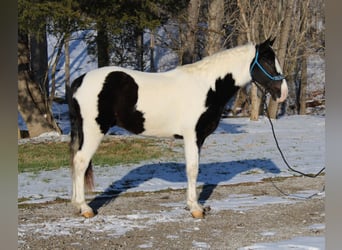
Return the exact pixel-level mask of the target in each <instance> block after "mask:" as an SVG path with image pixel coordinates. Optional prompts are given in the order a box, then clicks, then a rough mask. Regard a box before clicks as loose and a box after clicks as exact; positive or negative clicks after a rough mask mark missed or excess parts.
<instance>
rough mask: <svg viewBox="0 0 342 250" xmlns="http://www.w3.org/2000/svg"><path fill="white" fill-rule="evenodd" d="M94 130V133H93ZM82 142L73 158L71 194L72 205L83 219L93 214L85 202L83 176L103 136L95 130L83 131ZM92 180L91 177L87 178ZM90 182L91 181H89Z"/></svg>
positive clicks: (89, 166)
mask: <svg viewBox="0 0 342 250" xmlns="http://www.w3.org/2000/svg"><path fill="white" fill-rule="evenodd" d="M94 130H95V131H94ZM83 135H84V141H83V145H82V146H81V149H80V150H78V151H77V152H76V154H75V155H74V158H73V174H72V179H73V194H72V203H73V204H74V205H75V206H76V207H77V208H78V209H80V212H81V215H82V216H84V217H87V218H89V217H93V216H94V212H93V210H92V208H91V207H89V206H88V205H87V203H86V201H85V194H84V193H85V175H86V172H87V169H88V168H91V167H92V166H91V158H92V157H93V155H94V153H95V152H96V149H97V148H98V146H99V144H100V142H101V139H102V138H103V134H102V133H101V132H100V131H99V130H98V131H96V129H93V130H88V131H87V130H84V131H83ZM88 170H91V169H88ZM89 178H92V175H91V176H89ZM91 181H92V180H91Z"/></svg>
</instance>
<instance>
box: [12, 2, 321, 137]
mask: <svg viewBox="0 0 342 250" xmlns="http://www.w3.org/2000/svg"><path fill="white" fill-rule="evenodd" d="M18 10H19V11H18V29H19V30H18V111H19V112H20V114H21V115H22V117H23V119H24V120H25V122H26V125H27V128H28V130H29V134H30V136H37V135H39V134H41V133H44V132H49V131H57V132H59V133H60V132H61V131H60V129H59V128H58V125H57V124H56V122H55V121H54V118H53V114H52V111H51V105H52V102H53V101H54V99H55V96H54V94H55V89H56V84H57V83H56V77H55V75H56V71H57V70H58V69H57V65H58V62H59V60H60V58H61V55H62V54H63V53H64V55H65V64H64V71H65V78H64V84H65V85H70V57H69V53H70V52H69V43H70V41H71V39H75V37H74V36H73V34H75V33H76V32H80V31H89V32H87V36H83V37H82V39H84V40H86V41H87V44H88V52H89V53H91V54H93V55H94V56H95V57H96V58H97V62H98V66H99V67H100V66H105V65H118V66H124V67H130V68H134V69H137V70H141V71H151V72H153V71H164V70H166V69H164V68H163V69H160V68H158V65H157V63H156V60H155V58H156V57H157V56H158V55H157V52H156V51H158V47H159V48H167V49H170V50H172V51H173V52H174V53H176V54H177V57H178V64H179V65H182V64H188V63H192V62H195V61H197V60H200V59H201V58H203V57H205V56H208V55H212V54H213V53H215V52H217V51H219V50H222V49H226V48H231V47H235V46H237V45H240V44H244V43H246V42H254V43H259V42H261V41H264V40H265V39H267V38H268V37H276V41H275V44H274V49H275V51H276V53H277V55H278V58H279V61H280V64H281V65H282V66H283V69H284V74H285V75H286V77H287V80H288V85H289V98H288V100H287V101H286V102H285V103H284V104H282V105H281V106H280V107H278V104H276V103H274V102H272V100H266V101H267V102H268V104H269V107H270V114H271V116H272V117H273V118H276V117H277V116H278V115H279V114H285V113H286V114H305V112H306V111H305V110H306V98H307V95H306V88H307V63H308V58H309V56H310V55H312V54H319V55H320V56H324V51H325V43H324V32H325V20H324V1H323V0H303V1H294V0H279V1H266V0H259V1H257V0H233V1H227V0H226V1H225V0H187V1H185V0H180V1H176V0H169V1H167V0H143V1H141V0H121V1H120V0H118V1H109V0H101V1H98V0H91V1H84V0H78V1H72V0H62V1H44V0H40V1H32V0H19V1H18ZM161 34H162V35H161ZM47 35H54V36H55V37H56V38H57V39H56V41H57V42H56V44H55V50H54V53H55V54H54V55H53V57H52V58H53V60H49V58H48V56H47ZM260 97H261V95H260V93H258V90H257V88H256V87H255V86H253V85H252V87H251V88H250V89H241V90H240V91H239V93H238V94H237V96H236V98H235V100H234V103H232V104H231V105H230V106H231V113H232V114H233V115H237V114H238V113H243V115H246V116H250V117H251V119H252V120H256V119H258V116H259V115H260V114H263V108H262V105H261V103H262V102H261V100H260Z"/></svg>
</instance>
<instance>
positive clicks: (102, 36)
mask: <svg viewBox="0 0 342 250" xmlns="http://www.w3.org/2000/svg"><path fill="white" fill-rule="evenodd" d="M96 28H97V36H96V45H97V65H98V67H103V66H108V65H109V42H108V34H107V28H106V24H104V23H102V22H98V23H97V24H96Z"/></svg>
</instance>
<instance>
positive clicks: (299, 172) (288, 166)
mask: <svg viewBox="0 0 342 250" xmlns="http://www.w3.org/2000/svg"><path fill="white" fill-rule="evenodd" d="M255 85H256V86H257V87H258V89H259V90H260V91H261V93H262V94H263V97H262V100H263V104H264V110H265V112H266V116H267V118H268V121H269V123H270V125H271V130H272V134H273V138H274V141H275V143H276V146H277V149H278V151H279V153H280V155H281V158H282V159H283V161H284V163H285V165H286V166H287V168H288V169H289V170H291V171H292V172H295V173H297V174H300V175H301V176H305V177H309V178H316V177H317V176H319V175H320V174H321V173H322V172H323V171H324V170H325V167H323V168H322V169H321V170H319V171H318V172H317V173H316V174H307V173H303V172H301V171H299V170H296V169H294V168H293V167H291V165H290V164H289V163H288V162H287V160H286V158H285V156H284V153H283V151H282V150H281V148H280V146H279V142H278V138H277V136H276V134H275V130H274V126H273V122H272V120H271V118H270V114H269V110H268V106H267V103H266V91H264V90H263V89H262V88H261V87H260V86H259V85H258V84H257V83H256V84H255ZM271 182H272V184H273V186H274V187H275V188H276V189H277V190H278V191H279V192H280V193H281V194H283V195H285V196H288V197H294V198H300V199H311V198H312V197H314V196H317V195H321V194H322V193H323V192H324V191H325V185H323V188H322V190H321V191H319V192H317V193H314V194H312V195H310V196H308V197H301V196H297V195H291V194H288V193H286V192H284V191H283V190H281V189H280V188H279V187H278V186H277V185H276V184H275V183H274V182H273V180H272V178H271Z"/></svg>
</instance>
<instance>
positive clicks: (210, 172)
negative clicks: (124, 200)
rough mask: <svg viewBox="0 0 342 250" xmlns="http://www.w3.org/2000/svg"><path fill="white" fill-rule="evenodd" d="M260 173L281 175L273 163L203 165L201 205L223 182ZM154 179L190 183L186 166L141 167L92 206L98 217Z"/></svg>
mask: <svg viewBox="0 0 342 250" xmlns="http://www.w3.org/2000/svg"><path fill="white" fill-rule="evenodd" d="M258 169H259V170H262V171H263V172H265V173H273V174H277V173H280V169H279V168H278V167H277V166H276V165H275V164H274V163H273V162H272V161H271V160H269V159H251V160H245V161H231V162H220V163H206V164H200V166H199V176H198V182H201V183H204V185H203V188H202V191H201V192H200V194H199V201H200V203H202V204H204V203H205V202H206V201H207V200H208V199H209V198H210V196H211V194H212V193H213V191H214V190H215V188H216V187H217V186H218V185H219V184H220V183H221V182H224V181H229V180H231V179H232V178H233V177H234V176H236V175H239V174H242V173H246V174H248V173H249V172H250V171H255V170H258ZM153 178H157V179H162V180H165V181H167V182H173V183H186V182H187V178H186V173H185V165H184V164H181V163H174V162H170V163H156V164H146V165H142V166H140V167H137V168H135V169H133V170H132V171H130V172H129V173H127V174H126V175H125V176H123V177H122V178H121V179H120V180H117V181H115V182H113V183H112V184H111V185H110V186H109V187H108V188H107V189H106V190H105V191H104V192H103V193H102V194H100V195H98V196H96V197H95V198H94V199H93V200H92V201H90V203H89V205H90V207H92V208H93V210H94V211H95V213H97V211H98V209H100V208H101V207H103V206H105V205H107V204H109V203H110V202H112V201H113V200H115V198H116V197H118V196H119V195H120V194H121V193H123V192H125V191H127V190H129V189H131V188H135V187H138V186H139V185H140V184H142V183H144V182H146V181H149V180H151V179H153Z"/></svg>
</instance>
